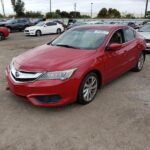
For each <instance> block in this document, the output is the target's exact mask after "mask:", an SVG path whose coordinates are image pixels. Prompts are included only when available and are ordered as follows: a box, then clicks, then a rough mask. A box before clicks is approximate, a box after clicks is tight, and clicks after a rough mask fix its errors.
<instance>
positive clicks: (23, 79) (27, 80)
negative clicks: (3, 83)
mask: <svg viewBox="0 0 150 150" xmlns="http://www.w3.org/2000/svg"><path fill="white" fill-rule="evenodd" d="M11 75H12V77H13V78H14V80H15V81H18V82H32V81H34V80H36V78H30V79H26V78H22V79H21V78H16V77H15V76H14V75H13V74H12V73H11Z"/></svg>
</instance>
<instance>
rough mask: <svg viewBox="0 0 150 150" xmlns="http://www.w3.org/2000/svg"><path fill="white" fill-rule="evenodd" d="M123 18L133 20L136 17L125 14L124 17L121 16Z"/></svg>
mask: <svg viewBox="0 0 150 150" xmlns="http://www.w3.org/2000/svg"><path fill="white" fill-rule="evenodd" d="M123 18H127V19H135V18H136V17H135V16H134V14H130V13H128V14H126V15H125V16H123Z"/></svg>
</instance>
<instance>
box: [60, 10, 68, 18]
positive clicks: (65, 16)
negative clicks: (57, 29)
mask: <svg viewBox="0 0 150 150" xmlns="http://www.w3.org/2000/svg"><path fill="white" fill-rule="evenodd" d="M60 15H61V18H69V13H68V12H66V11H62V12H61V13H60Z"/></svg>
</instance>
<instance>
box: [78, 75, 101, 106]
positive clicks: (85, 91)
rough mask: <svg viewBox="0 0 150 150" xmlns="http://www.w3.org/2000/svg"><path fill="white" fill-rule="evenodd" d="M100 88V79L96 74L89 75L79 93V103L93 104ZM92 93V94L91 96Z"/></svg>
mask: <svg viewBox="0 0 150 150" xmlns="http://www.w3.org/2000/svg"><path fill="white" fill-rule="evenodd" d="M98 87H99V79H98V76H97V74H96V73H93V72H91V73H89V74H88V75H87V76H86V77H85V78H84V79H83V81H82V83H81V85H80V88H79V92H78V99H77V103H79V104H81V105H86V104H88V103H90V102H92V101H93V100H94V98H95V96H96V94H97V91H98ZM90 93H91V94H90Z"/></svg>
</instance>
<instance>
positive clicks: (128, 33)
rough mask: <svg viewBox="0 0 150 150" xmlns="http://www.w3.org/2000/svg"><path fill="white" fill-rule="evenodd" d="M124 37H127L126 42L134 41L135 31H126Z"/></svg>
mask: <svg viewBox="0 0 150 150" xmlns="http://www.w3.org/2000/svg"><path fill="white" fill-rule="evenodd" d="M124 35H125V40H126V42H128V41H132V40H134V39H135V33H134V31H133V30H131V29H125V30H124Z"/></svg>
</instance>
